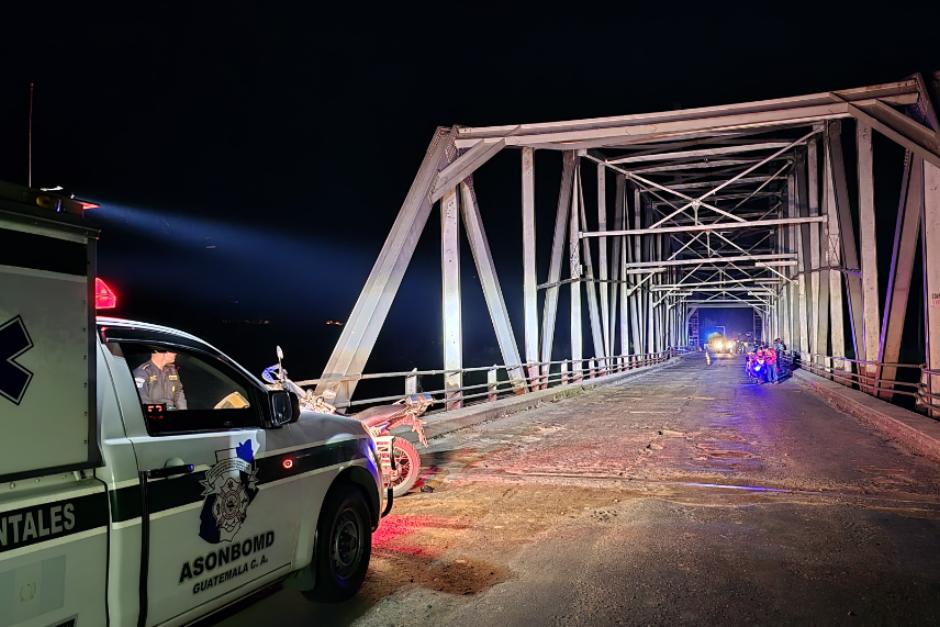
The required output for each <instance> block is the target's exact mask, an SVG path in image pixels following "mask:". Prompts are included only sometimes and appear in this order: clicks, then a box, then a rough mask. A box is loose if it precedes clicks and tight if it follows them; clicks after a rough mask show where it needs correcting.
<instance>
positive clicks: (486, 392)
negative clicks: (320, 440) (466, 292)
mask: <svg viewBox="0 0 940 627" xmlns="http://www.w3.org/2000/svg"><path fill="white" fill-rule="evenodd" d="M688 350H690V349H688V348H687V347H673V348H668V349H666V350H664V351H659V352H654V353H645V354H641V355H617V356H614V357H601V358H597V357H587V358H584V359H578V360H572V359H562V360H557V361H547V362H527V363H523V364H520V365H519V366H507V365H505V364H494V365H492V366H481V367H474V368H461V369H459V370H445V369H438V370H418V369H414V370H406V371H400V372H378V373H369V374H358V375H349V376H345V377H339V378H330V379H329V381H330V382H331V383H333V384H339V385H344V384H347V383H352V382H355V383H359V382H362V381H376V380H390V379H391V380H394V379H401V380H403V383H404V385H403V386H402V388H401V389H402V390H403V392H402V393H401V394H392V395H384V396H375V397H369V398H357V399H354V400H351V401H348V402H345V403H338V404H336V408H337V409H350V408H354V407H363V406H366V405H374V404H377V403H391V402H394V401H397V400H399V399H400V398H402V396H403V395H408V394H414V393H416V392H418V391H419V390H421V391H422V392H426V393H430V394H431V395H432V396H433V397H434V405H439V406H440V405H443V407H444V409H445V411H446V410H450V409H457V408H459V407H461V406H462V405H463V404H464V403H465V402H481V401H482V402H488V401H493V400H496V399H497V398H499V397H501V396H507V395H510V394H525V393H526V392H527V391H536V390H544V389H548V388H550V387H556V386H559V385H565V384H568V383H577V382H579V381H586V380H591V379H596V378H599V377H602V376H607V375H611V374H618V373H621V372H628V371H630V370H635V369H637V368H643V367H646V366H652V365H655V364H660V363H664V362H666V361H668V360H669V359H671V358H672V357H675V356H676V355H679V354H682V353H685V352H688ZM454 374H461V375H469V377H468V378H476V377H480V376H481V375H483V374H485V375H486V380H485V381H484V382H481V383H473V384H470V385H462V386H460V387H447V386H446V385H445V386H444V387H442V388H440V389H431V390H424V389H421V388H422V386H421V379H422V378H430V377H443V378H444V380H445V381H446V379H447V377H448V376H449V375H454ZM520 375H521V376H520ZM324 380H325V379H324ZM320 381H321V379H307V380H303V381H297V382H296V383H297V385H299V386H300V387H302V388H305V389H306V388H312V387H315V386H316V385H317V384H318V383H320Z"/></svg>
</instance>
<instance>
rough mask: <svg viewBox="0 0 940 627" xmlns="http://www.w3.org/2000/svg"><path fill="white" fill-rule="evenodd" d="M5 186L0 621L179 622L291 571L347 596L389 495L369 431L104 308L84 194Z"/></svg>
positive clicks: (299, 579)
mask: <svg viewBox="0 0 940 627" xmlns="http://www.w3.org/2000/svg"><path fill="white" fill-rule="evenodd" d="M4 191H6V188H4V187H2V186H0V250H2V251H3V253H4V262H3V264H4V265H2V266H0V349H2V350H3V351H5V352H4V353H3V354H0V365H3V370H2V372H0V374H2V376H0V393H2V394H0V418H2V421H0V422H2V425H3V437H2V438H0V483H2V485H3V486H4V489H3V492H2V494H0V624H3V625H30V626H32V625H43V626H46V625H55V626H64V625H83V626H84V625H87V626H99V625H112V626H124V625H143V626H155V625H160V626H164V625H183V624H188V623H190V622H192V621H194V620H196V619H198V618H201V617H203V616H206V615H209V614H211V613H213V612H215V611H217V610H219V609H220V608H223V607H225V606H226V605H229V604H231V603H233V602H235V601H238V600H241V599H243V598H244V597H245V595H246V594H249V593H251V592H252V591H255V590H258V589H261V588H263V587H265V586H267V585H269V584H271V583H274V582H276V581H279V580H282V579H285V578H287V577H288V576H292V577H291V579H292V584H293V585H294V586H295V587H297V588H299V589H301V590H303V591H304V592H305V593H306V594H307V595H309V596H311V597H312V598H316V599H322V600H341V599H344V598H348V597H349V596H351V595H352V594H354V593H355V592H356V591H357V589H358V588H359V587H360V585H361V583H362V581H363V579H364V577H365V574H366V570H367V568H368V565H369V560H370V555H371V537H372V532H373V530H374V529H376V528H377V526H378V525H379V521H380V519H381V517H382V516H383V515H384V514H387V513H388V511H389V509H390V507H391V504H392V498H393V497H392V494H391V490H386V489H383V478H382V476H381V468H382V462H381V459H380V457H379V453H378V450H377V448H376V443H375V440H374V438H373V436H372V434H371V433H370V431H369V430H368V429H367V428H365V427H364V425H363V423H362V422H360V421H357V420H352V419H350V418H346V417H341V416H337V415H330V414H323V413H315V412H312V411H310V410H309V409H307V408H302V407H301V406H300V404H299V403H298V402H297V401H296V399H295V398H294V397H293V395H292V394H290V393H289V392H287V391H284V390H271V389H269V388H268V387H267V386H265V384H264V383H263V382H262V381H260V380H259V379H257V378H256V377H254V376H253V375H251V374H250V373H249V372H248V371H247V370H245V369H244V368H243V367H241V366H240V365H239V364H238V363H236V362H235V361H234V360H232V359H231V358H229V357H228V356H226V355H225V354H224V353H222V352H221V351H219V350H218V349H216V348H215V347H213V346H211V345H209V344H208V343H206V342H204V341H203V340H200V339H199V338H197V337H194V336H192V335H189V334H187V333H184V332H182V331H179V330H176V329H171V328H168V327H164V326H158V325H154V324H148V323H145V322H135V321H129V320H121V319H117V318H109V317H98V318H96V312H95V308H94V307H93V306H92V305H91V303H96V302H100V303H101V304H102V305H103V306H105V305H106V306H110V307H113V306H114V304H115V300H116V297H115V294H114V292H113V291H112V290H110V289H109V288H108V286H107V285H105V284H104V283H103V282H101V281H99V280H97V278H96V277H95V276H94V275H93V274H92V272H93V270H94V268H95V242H96V240H97V232H96V231H94V230H92V229H89V228H87V227H86V226H85V225H84V224H83V223H82V220H81V218H80V214H81V212H82V209H81V207H79V206H77V205H76V203H72V202H70V199H68V198H64V197H55V196H50V195H48V194H44V193H43V194H41V193H37V192H34V191H33V190H25V189H21V188H16V194H14V196H15V198H14V199H13V200H11V199H10V198H9V195H7V196H6V197H4V193H3V192H4ZM73 205H74V206H73ZM46 207H49V208H46ZM56 208H57V209H56ZM170 366H172V367H170ZM4 581H5V582H6V583H3V582H4Z"/></svg>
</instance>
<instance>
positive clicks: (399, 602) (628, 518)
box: [218, 356, 940, 627]
mask: <svg viewBox="0 0 940 627" xmlns="http://www.w3.org/2000/svg"><path fill="white" fill-rule="evenodd" d="M431 444H432V447H431V449H430V450H429V451H423V452H422V455H423V458H424V461H425V467H426V471H425V474H424V477H423V485H424V486H426V487H425V490H426V491H415V492H414V493H412V494H410V495H409V496H407V497H405V498H403V499H400V500H399V501H397V502H396V504H395V508H394V510H393V514H392V515H391V516H389V517H388V518H386V519H385V520H384V521H383V525H382V528H381V529H380V530H379V532H378V533H377V535H376V537H375V539H374V552H373V559H372V565H371V569H370V573H369V576H368V578H367V580H366V583H365V585H364V586H363V589H362V591H361V592H360V594H359V595H358V596H357V597H356V598H355V599H353V600H352V601H349V602H347V603H345V604H342V605H336V606H325V605H317V604H311V603H309V602H307V601H305V600H304V599H303V597H302V596H301V595H300V594H299V593H297V592H295V591H292V590H289V589H277V590H273V591H272V592H270V593H269V594H267V595H266V596H264V597H263V598H261V599H259V600H252V602H250V603H246V604H245V605H243V606H241V607H239V608H238V609H237V611H232V612H229V613H228V614H227V616H226V617H224V618H223V619H221V621H220V622H219V623H218V624H219V625H225V626H227V627H236V626H241V625H258V624H272V623H276V624H278V625H279V626H280V627H292V626H295V625H297V626H299V625H311V624H336V625H345V624H356V625H382V626H387V625H474V626H475V627H479V626H481V625H500V626H507V625H608V624H609V625H618V624H623V625H676V624H682V625H685V624H687V625H701V624H716V623H721V624H753V623H762V624H767V623H771V624H801V625H804V624H817V625H818V624H846V625H848V624H851V625H860V624H861V625H868V624H905V625H915V624H923V625H936V624H940V467H938V466H937V465H935V464H933V463H931V462H930V461H928V460H926V459H924V458H920V457H917V456H914V455H912V454H910V453H908V452H906V451H904V450H902V449H900V448H898V447H897V446H895V445H894V444H892V443H890V442H887V441H885V440H884V439H883V438H881V437H880V436H879V435H878V434H877V433H876V432H874V431H872V430H871V429H869V428H868V427H865V426H863V425H861V424H860V423H858V422H857V421H855V420H854V419H853V418H851V417H849V416H846V415H844V414H841V413H839V412H837V411H835V410H833V409H831V408H830V407H829V406H828V405H826V404H825V403H823V402H822V401H821V400H819V399H818V398H817V397H815V396H814V395H813V394H812V393H811V392H809V391H808V390H806V389H804V388H801V387H800V386H799V385H797V384H796V382H794V381H785V382H783V383H781V384H779V385H764V386H756V385H750V384H747V383H746V382H745V381H744V378H743V373H742V368H741V363H740V361H739V360H738V359H732V358H729V359H721V360H718V361H717V362H716V363H714V364H713V365H712V366H711V367H709V368H706V367H705V366H704V363H703V362H702V360H701V359H700V358H698V357H697V356H689V357H687V358H685V359H683V360H682V361H681V362H680V363H679V364H678V365H677V366H674V367H670V368H665V369H662V370H658V371H654V372H650V373H646V374H643V375H641V376H638V377H637V378H633V379H630V380H628V381H626V382H623V383H621V384H619V385H617V386H611V387H606V388H602V389H599V390H595V391H593V392H589V393H587V394H584V395H581V396H578V397H575V398H571V399H567V400H564V401H559V402H556V403H548V404H546V405H544V406H542V407H539V408H536V409H533V410H530V411H526V412H521V413H518V414H515V415H512V416H508V417H505V418H501V419H499V420H495V421H492V422H489V423H486V424H483V425H478V426H476V427H471V428H468V429H465V430H463V431H460V432H457V433H453V434H450V435H448V436H445V437H443V438H439V439H437V440H433V441H432V443H431Z"/></svg>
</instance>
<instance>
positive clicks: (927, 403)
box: [782, 351, 940, 417]
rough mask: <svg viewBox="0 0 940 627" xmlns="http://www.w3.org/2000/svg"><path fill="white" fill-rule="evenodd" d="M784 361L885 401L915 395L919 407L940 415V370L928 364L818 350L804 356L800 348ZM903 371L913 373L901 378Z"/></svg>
mask: <svg viewBox="0 0 940 627" xmlns="http://www.w3.org/2000/svg"><path fill="white" fill-rule="evenodd" d="M804 357H805V359H804ZM782 361H783V362H784V363H785V364H787V366H788V367H789V368H791V369H792V368H793V367H794V363H795V364H796V366H795V367H798V368H802V369H804V370H808V371H809V372H812V373H813V374H815V375H819V376H821V377H823V378H826V379H829V380H830V381H834V382H836V383H839V384H841V385H844V386H846V387H850V388H854V389H857V390H860V391H862V392H865V393H866V394H870V395H871V396H876V397H878V398H882V399H884V400H888V401H890V400H892V398H893V397H894V395H895V394H897V395H900V396H907V397H910V398H913V399H914V405H915V408H917V409H921V410H923V411H924V412H925V413H927V414H928V415H932V416H933V417H940V393H938V391H937V390H940V370H929V369H927V367H926V364H922V363H921V364H908V363H891V362H879V361H870V360H863V359H852V358H849V357H842V356H832V355H821V354H817V353H805V354H802V355H801V354H800V353H799V352H797V351H787V352H786V353H785V354H784V357H783V359H782ZM901 372H907V373H908V374H909V376H907V377H904V378H900V377H899V376H898V375H899V374H900V373H901ZM905 379H907V380H905Z"/></svg>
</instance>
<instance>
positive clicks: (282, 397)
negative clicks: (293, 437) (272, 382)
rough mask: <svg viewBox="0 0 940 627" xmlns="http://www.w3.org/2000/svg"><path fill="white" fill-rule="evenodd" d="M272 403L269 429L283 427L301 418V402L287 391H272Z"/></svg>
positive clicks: (270, 393)
mask: <svg viewBox="0 0 940 627" xmlns="http://www.w3.org/2000/svg"><path fill="white" fill-rule="evenodd" d="M268 397H269V399H270V403H271V413H270V417H269V420H268V424H267V425H265V426H266V427H269V428H277V427H283V426H284V425H286V424H289V423H291V422H297V419H298V418H300V401H299V400H298V399H297V398H296V397H295V396H294V395H293V394H291V393H290V392H288V391H287V390H271V391H270V392H268Z"/></svg>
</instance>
